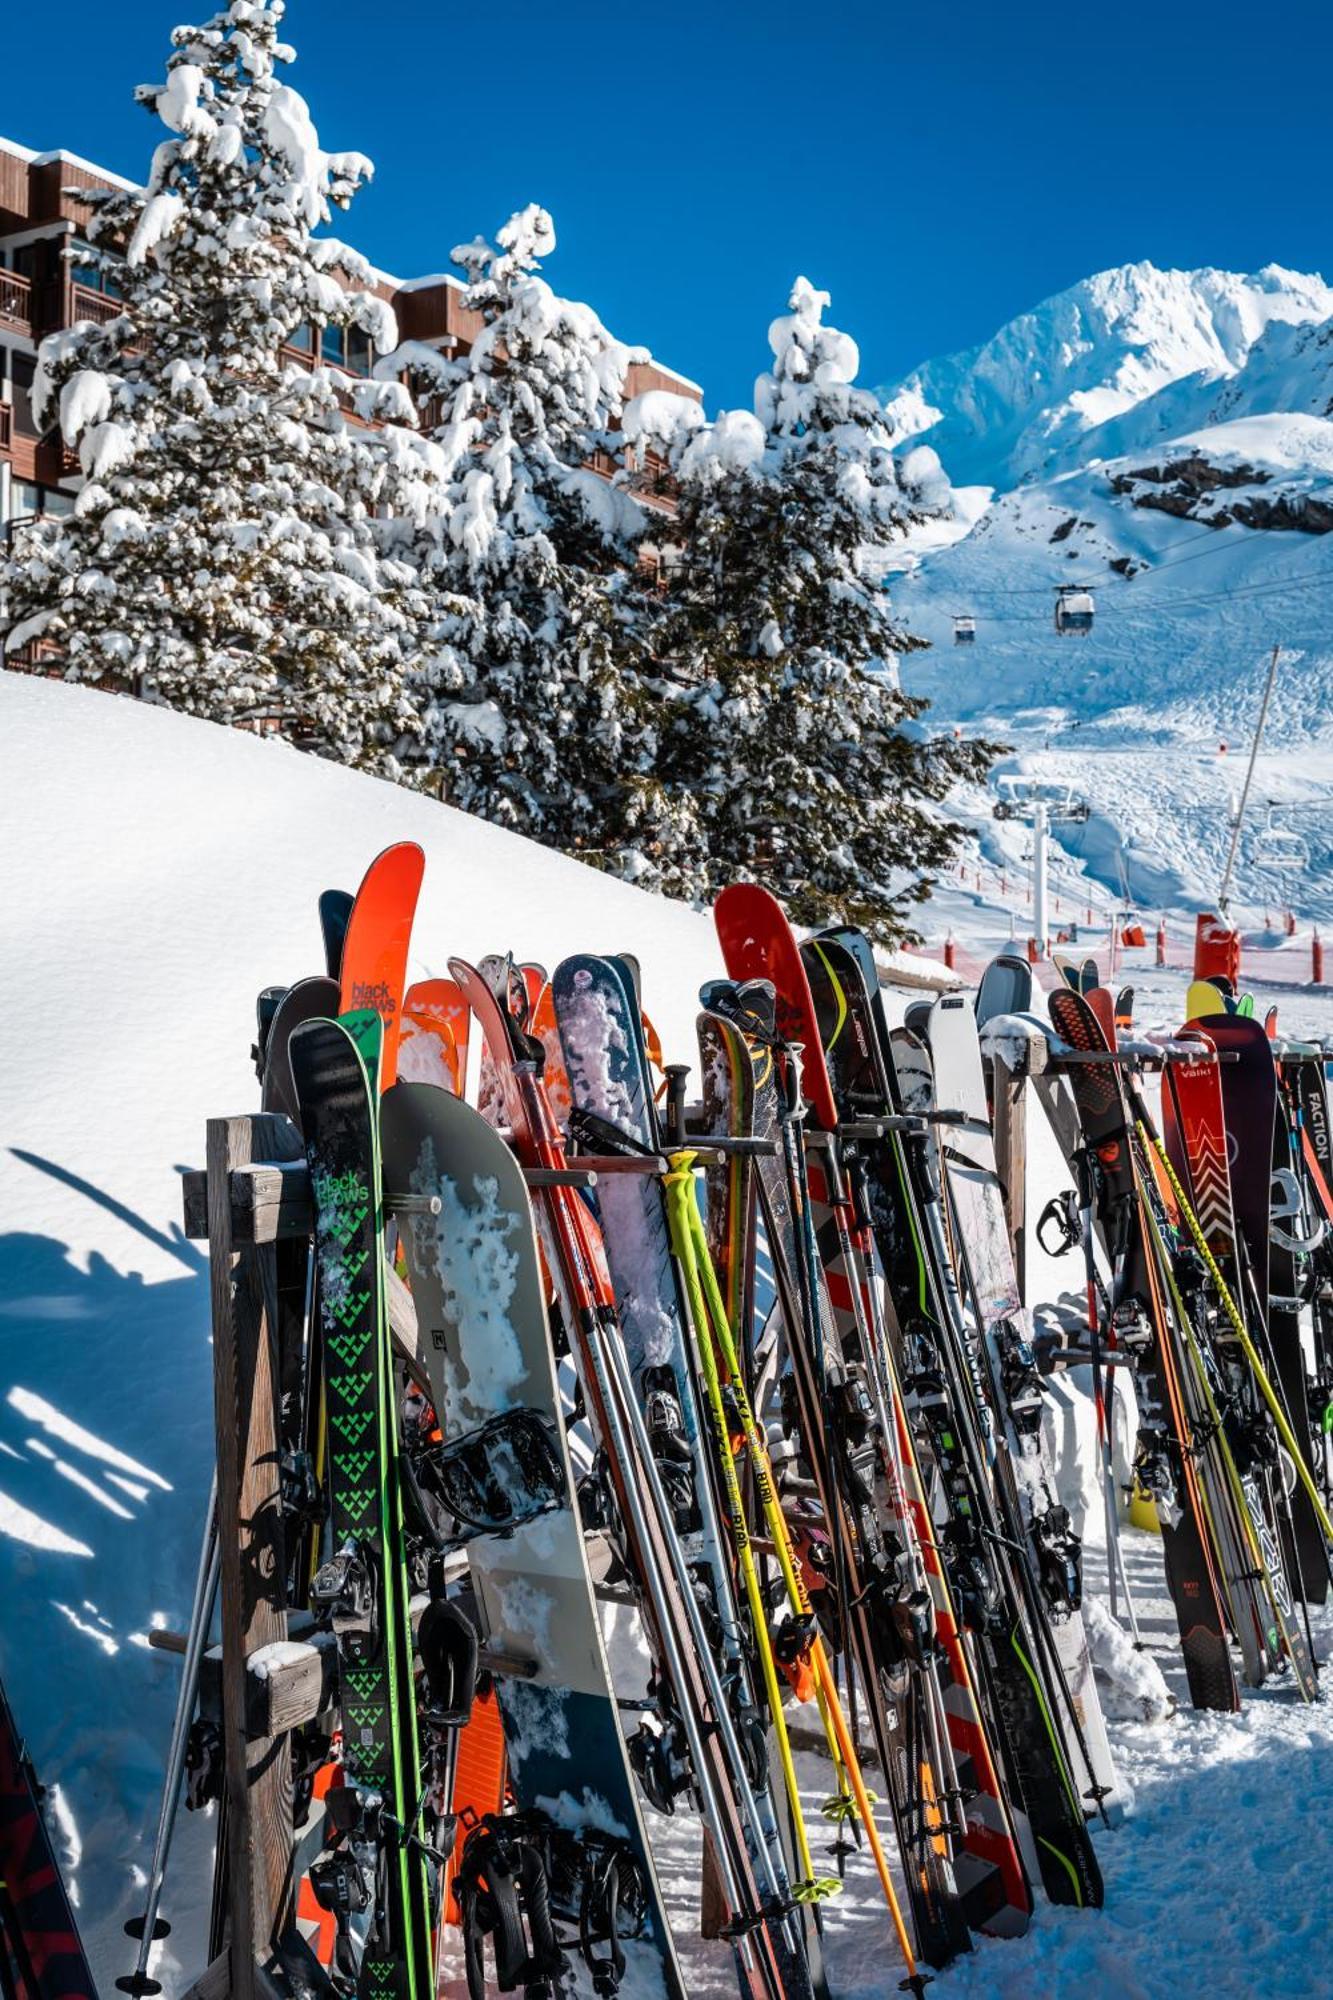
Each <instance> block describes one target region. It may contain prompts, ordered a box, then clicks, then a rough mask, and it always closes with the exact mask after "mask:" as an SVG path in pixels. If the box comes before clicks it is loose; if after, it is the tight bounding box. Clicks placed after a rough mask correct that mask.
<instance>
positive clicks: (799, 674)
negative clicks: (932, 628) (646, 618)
mask: <svg viewBox="0 0 1333 2000" xmlns="http://www.w3.org/2000/svg"><path fill="white" fill-rule="evenodd" d="M827 304H828V295H827V293H824V292H819V291H816V290H815V289H814V288H813V287H812V286H811V285H810V284H808V283H807V282H806V280H805V279H804V278H799V279H798V280H797V282H796V284H795V286H794V288H793V290H792V293H791V298H790V307H791V310H790V312H789V313H787V314H784V315H783V316H782V317H781V318H779V319H777V320H775V321H774V322H773V325H772V327H771V328H770V330H769V343H770V346H771V348H772V352H773V365H772V368H771V369H770V370H769V371H768V372H766V373H765V374H763V375H761V376H760V377H759V380H758V382H757V384H756V388H755V411H754V414H753V415H752V414H750V413H749V412H748V411H730V412H723V413H722V414H721V415H720V416H719V417H718V418H717V419H716V420H715V421H714V422H712V423H711V424H702V423H701V422H700V419H699V414H698V412H697V410H695V409H693V408H692V407H691V406H688V405H686V404H684V403H683V402H682V401H680V400H678V399H668V398H663V397H661V396H656V397H654V398H652V399H651V407H648V408H643V409H641V408H639V407H632V408H631V409H630V411H629V412H628V415H627V427H628V430H629V433H630V434H631V435H632V436H633V437H634V438H635V439H639V440H643V441H645V442H646V441H649V439H650V438H651V436H652V434H653V433H654V432H655V433H656V436H657V440H658V442H659V444H660V445H662V446H663V447H665V448H666V451H667V455H668V461H669V463H670V466H671V470H672V474H673V477H674V483H675V486H676V490H677V494H678V506H679V512H678V516H677V520H676V523H675V534H674V537H673V539H674V541H675V543H676V545H677V546H676V549H675V551H674V564H673V567H672V569H671V571H670V574H671V577H672V584H671V588H670V589H669V590H668V592H667V593H666V595H665V597H664V599H663V601H662V608H661V611H660V614H659V617H658V620H657V627H656V634H655V651H656V653H657V656H658V658H659V660H660V662H661V664H662V669H663V672H664V675H665V677H666V683H667V685H668V687H669V688H671V689H672V690H673V691H674V702H673V711H674V720H673V723H672V725H671V726H670V728H669V729H667V730H666V732H665V734H664V738H663V750H662V758H661V762H660V765H659V776H660V779H661V781H662V783H663V784H664V785H665V786H666V788H667V791H668V794H669V796H670V797H672V798H677V797H682V796H683V797H688V798H689V799H690V800H691V801H692V802H693V804H694V807H695V810H696V813H697V824H698V829H699V831H698V837H697V838H696V839H694V840H692V841H690V842H688V843H686V844H683V845H681V846H679V847H677V848H676V849H675V850H674V852H673V853H672V854H671V855H670V856H669V857H667V858H665V859H664V863H663V867H662V870H661V872H662V875H663V878H664V881H665V884H666V886H667V888H668V889H669V890H675V891H676V892H677V893H683V894H688V895H694V896H705V897H709V896H712V895H714V894H716V892H717V891H718V890H719V889H721V888H722V887H723V886H724V885H725V884H726V883H727V882H730V881H735V880H736V879H738V878H744V879H752V880H760V881H763V882H764V883H766V884H767V885H768V886H769V887H771V888H772V889H773V890H774V891H775V893H777V894H778V895H780V896H781V897H782V898H783V899H784V901H785V902H786V903H787V906H788V908H789V909H790V911H791V913H792V915H793V917H794V918H795V919H796V920H797V921H798V922H802V923H828V922H832V921H839V920H841V921H846V922H852V923H857V924H859V925H861V926H862V927H863V928H864V929H865V930H866V931H867V932H868V933H870V934H871V935H872V936H874V937H876V938H878V939H882V940H885V941H892V940H893V939H896V938H900V937H903V936H905V935H910V934H911V933H910V912H911V909H912V906H913V905H914V904H915V903H917V902H920V901H922V900H923V899H924V898H925V896H926V895H927V894H928V893H929V889H930V884H931V880H932V874H933V871H935V870H938V869H939V868H940V867H941V866H942V865H943V864H945V863H946V862H948V860H949V859H950V858H951V856H952V855H953V853H954V852H955V849H956V847H957V845H958V842H959V839H960V834H959V831H958V829H957V828H955V827H954V826H952V825H951V824H950V823H949V821H948V820H947V819H946V818H945V817H944V816H943V815H942V814H940V813H939V812H937V811H935V810H932V807H933V805H934V803H935V802H937V801H939V800H940V799H942V798H943V797H944V796H945V794H946V793H947V792H948V791H949V789H950V787H951V786H952V785H953V784H954V782H955V781H956V780H957V779H959V778H961V777H970V776H979V775H980V774H981V773H982V772H984V770H985V769H986V767H987V764H988V762H989V760H990V756H991V747H990V746H989V745H986V744H983V743H979V742H973V743H965V742H959V741H956V740H955V739H953V738H952V737H948V738H945V737H941V736H935V735H930V734H928V733H927V732H926V731H925V730H924V729H923V728H922V727H921V726H920V724H919V718H920V716H921V715H922V713H923V711H924V710H925V708H926V706H927V704H926V702H924V701H923V700H921V699H919V698H917V697H914V696H911V695H908V694H905V693H904V692H903V690H902V688H901V686H900V683H899V680H898V671H897V662H898V658H899V656H900V655H902V654H903V653H905V652H908V651H910V650H911V649H912V648H913V647H914V645H915V644H916V643H917V642H915V641H913V640H912V639H910V638H909V637H907V636H906V635H905V634H904V633H903V632H902V631H901V630H899V628H898V627H897V626H896V625H895V623H894V620H893V617H892V614H891V611H890V606H889V599H888V596H887V593H886V591H885V590H884V588H883V587H882V577H883V573H884V564H885V558H886V556H887V554H888V552H889V549H890V546H891V544H892V543H893V542H894V541H895V540H898V539H901V536H902V534H903V533H904V531H905V529H906V528H907V527H908V525H909V524H910V523H911V521H912V520H913V519H920V518H921V517H922V516H923V515H925V514H926V513H928V512H931V511H934V506H935V505H936V504H937V502H938V493H937V492H932V491H931V490H930V486H931V484H932V483H933V485H934V486H936V487H939V486H941V485H945V486H947V482H943V481H942V479H941V478H940V476H939V473H938V463H937V461H935V460H934V457H933V454H930V455H929V456H928V459H927V458H923V457H921V456H920V455H918V457H917V458H916V460H915V462H914V467H913V471H914V473H915V476H916V479H917V480H918V481H920V482H923V483H921V484H916V483H912V482H911V481H910V480H905V478H904V474H903V470H902V468H901V466H900V465H899V463H898V462H897V461H896V460H895V458H894V457H893V453H892V449H891V441H890V436H889V431H888V428H887V425H886V423H885V419H884V412H883V410H882V409H881V408H880V406H879V404H878V403H877V402H876V400H875V398H874V397H873V396H872V395H870V394H869V393H868V392H867V391H866V390H863V389H858V388H856V387H855V386H854V382H855V376H856V372H857V368H858V365H859V357H858V354H857V349H856V345H855V343H854V342H853V341H852V340H851V339H850V338H849V337H848V336H847V335H846V334H844V333H840V332H838V331H837V330H836V329H835V328H833V327H831V326H827V325H825V324H824V320H823V311H824V308H825V306H826V305H827ZM644 400H645V403H648V402H649V400H650V399H644ZM932 473H933V474H934V479H933V481H932V480H931V479H930V475H931V474H932Z"/></svg>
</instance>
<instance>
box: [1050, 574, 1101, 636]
mask: <svg viewBox="0 0 1333 2000" xmlns="http://www.w3.org/2000/svg"><path fill="white" fill-rule="evenodd" d="M1096 613H1097V602H1096V599H1095V598H1094V597H1093V594H1092V592H1091V591H1090V590H1082V589H1080V588H1079V587H1078V585H1076V584H1070V583H1062V584H1061V585H1060V587H1059V589H1058V590H1057V591H1056V593H1055V629H1056V631H1057V632H1058V633H1059V634H1060V636H1061V637H1062V638H1068V637H1070V636H1071V635H1073V634H1077V635H1078V636H1080V637H1082V638H1086V637H1087V635H1088V633H1089V632H1091V630H1092V621H1093V619H1094V617H1095V616H1096Z"/></svg>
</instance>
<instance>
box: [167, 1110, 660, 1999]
mask: <svg viewBox="0 0 1333 2000" xmlns="http://www.w3.org/2000/svg"><path fill="white" fill-rule="evenodd" d="M206 1158H207V1165H206V1167H204V1168H202V1169H198V1170H193V1171H189V1172H187V1173H185V1174H184V1175H183V1176H182V1188H181V1193H182V1204H183V1209H184V1226H185V1234H186V1235H187V1236H188V1237H190V1238H191V1239H193V1240H204V1241H207V1243H208V1247H209V1271H210V1287H211V1301H212V1324H213V1401H214V1426H215V1432H216V1451H217V1482H218V1483H217V1518H218V1535H219V1543H220V1558H221V1561H220V1585H219V1596H220V1600H221V1643H220V1644H219V1645H217V1646H215V1647H213V1648H212V1649H211V1650H210V1651H209V1652H207V1653H206V1654H205V1656H204V1659H203V1661H202V1664H201V1669H200V1678H199V1689H198V1711H197V1712H198V1714H199V1715H200V1716H201V1717H202V1718H203V1719H204V1720H206V1721H208V1722H211V1723H212V1724H213V1725H214V1727H215V1728H216V1729H217V1730H218V1731H219V1734H220V1736H221V1739H222V1764H223V1781H222V1782H223V1797H222V1805H221V1807H220V1809H219V1812H218V1819H217V1824H218V1843H217V1854H216V1860H215V1863H214V1889H213V1915H212V1921H211V1925H210V1935H209V1943H208V1952H209V1962H208V1966H207V1969H206V1970H205V1971H204V1972H203V1973H202V1974H201V1975H200V1976H199V1977H198V1978H197V1979H195V1981H194V1983H193V1984H192V1985H191V1986H190V1987H189V1988H188V1989H187V1992H186V2000H283V1996H284V1995H286V1994H288V1993H289V1992H290V1991H291V1988H290V1986H289V1984H288V1982H287V1980H286V1978H285V1976H284V1974H283V1970H282V1965H281V1961H280V1957H279V1952H278V1941H279V1940H281V1939H284V1938H285V1939H287V1940H291V1939H293V1938H294V1937H295V1936H296V1934H297V1933H296V1898H297V1889H298V1875H299V1870H298V1866H297V1861H296V1855H297V1837H298V1833H299V1829H297V1828H296V1827H295V1826H294V1824H293V1802H294V1798H295V1796H296V1784H295V1778H294V1773H293V1764H292V1731H293V1730H296V1729H299V1728H301V1727H303V1726H304V1725H305V1724H307V1723H309V1722H312V1721H314V1720H315V1719H316V1718H317V1717H319V1716H321V1715H326V1714H327V1713H328V1712H329V1711H330V1710H331V1709H335V1708H336V1705H337V1663H336V1652H335V1642H334V1640H333V1639H332V1637H331V1636H330V1635H329V1634H327V1633H325V1632H324V1631H322V1630H320V1629H318V1628H317V1627H316V1626H315V1623H314V1621H313V1619H312V1617H311V1616H310V1614H309V1613H308V1612H307V1611H304V1610H298V1609H296V1608H294V1607H293V1606H292V1605H290V1604H289V1603H288V1602H287V1599H286V1592H285V1586H284V1579H285V1578H286V1576H287V1574H288V1561H287V1547H288V1536H289V1534H290V1533H292V1532H295V1531H297V1530H299V1526H300V1523H299V1521H294V1520H293V1519H291V1518H289V1517H288V1516H287V1515H286V1513H285V1511H284V1499H283V1490H282V1476H281V1468H282V1459H283V1437H282V1429H281V1424H280V1411H279V1400H280V1391H281V1384H280V1382H279V1379H278V1353H279V1331H280V1324H279V1318H280V1312H281V1298H280V1289H279V1271H280V1264H279V1257H280V1252H281V1248H282V1246H283V1245H285V1244H289V1243H291V1242H294V1241H297V1240H299V1239H301V1238H303V1237H307V1236H309V1235H310V1234H311V1233H312V1230H313V1227H314V1208H313V1203H312V1200H311V1188H310V1176H309V1172H308V1170H307V1167H306V1163H305V1158H304V1152H303V1148H302V1145H301V1141H300V1138H299V1135H298V1134H297V1131H296V1128H295V1126H294V1125H293V1124H292V1123H291V1121H290V1119H288V1118H286V1117H284V1116H282V1115H281V1114H278V1113H271V1112H258V1113H248V1114H246V1115H245V1116H243V1117H237V1118H215V1119H210V1120H209V1122H208V1127H207V1146H206ZM593 1164H595V1166H596V1168H597V1170H598V1171H603V1170H607V1169H609V1170H610V1171H615V1172H621V1171H624V1170H625V1169H624V1165H623V1163H622V1162H620V1161H619V1160H616V1161H614V1162H607V1161H603V1160H600V1159H599V1160H597V1161H596V1162H595V1163H593ZM665 1168H666V1162H665V1160H660V1161H654V1162H652V1163H650V1170H660V1171H665ZM560 1178H561V1179H562V1180H566V1181H567V1182H568V1183H569V1184H571V1185H580V1186H590V1185H592V1184H594V1181H595V1175H594V1173H592V1172H591V1171H589V1168H588V1166H585V1165H584V1164H583V1163H579V1165H578V1166H576V1167H574V1168H571V1169H570V1170H569V1172H568V1174H567V1175H562V1176H561V1177H560ZM535 1179H536V1176H532V1175H530V1176H529V1180H530V1181H533V1180H535ZM546 1184H549V1181H548V1182H547V1183H546ZM385 1208H386V1210H387V1212H388V1213H389V1214H391V1215H392V1214H402V1215H412V1214H426V1215H431V1214H438V1213H439V1210H440V1202H439V1199H438V1197H436V1196H423V1195H412V1194H407V1195H404V1194H397V1193H394V1192H392V1191H391V1192H389V1193H387V1194H386V1196H385ZM387 1277H388V1305H389V1321H390V1329H391V1332H392V1336H393V1341H394V1346H395V1349H396V1351H397V1354H398V1357H399V1359H400V1360H401V1361H402V1362H403V1363H404V1364H405V1366H406V1367H407V1369H408V1371H409V1373H410V1374H411V1375H412V1376H413V1377H414V1378H415V1379H416V1380H417V1381H418V1382H419V1383H421V1384H422V1385H423V1386H424V1384H425V1371H424V1369H423V1367H422V1364H421V1359H420V1354H419V1345H418V1332H417V1323H416V1312H415V1308H414V1306H413V1304H412V1299H411V1295H410V1293H409V1292H408V1290H407V1287H406V1286H405V1285H404V1284H403V1282H402V1280H401V1279H400V1278H399V1277H397V1275H396V1274H395V1273H394V1272H393V1270H392V1269H390V1270H389V1271H388V1273H387ZM419 1608H420V1607H418V1606H414V1610H416V1609H419ZM150 1643H151V1644H152V1645H153V1646H154V1647H155V1648H156V1649H157V1650H159V1651H161V1652H167V1653H174V1654H176V1655H178V1656H179V1655H181V1654H182V1653H183V1652H184V1650H185V1640H184V1637H183V1635H181V1634H179V1633H172V1632H162V1633H155V1634H153V1635H152V1636H151V1639H150ZM479 1664H480V1665H481V1667H482V1668H483V1669H485V1671H487V1672H488V1673H491V1674H493V1675H496V1676H501V1677H504V1678H514V1679H529V1678H531V1676H532V1675H533V1674H534V1673H535V1672H536V1671H537V1667H536V1663H535V1662H534V1661H531V1660H523V1659H518V1658H514V1657H511V1656H509V1655H508V1654H505V1653H501V1652H497V1651H494V1650H491V1649H487V1648H486V1647H484V1646H483V1648H482V1651H481V1655H480V1661H479Z"/></svg>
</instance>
